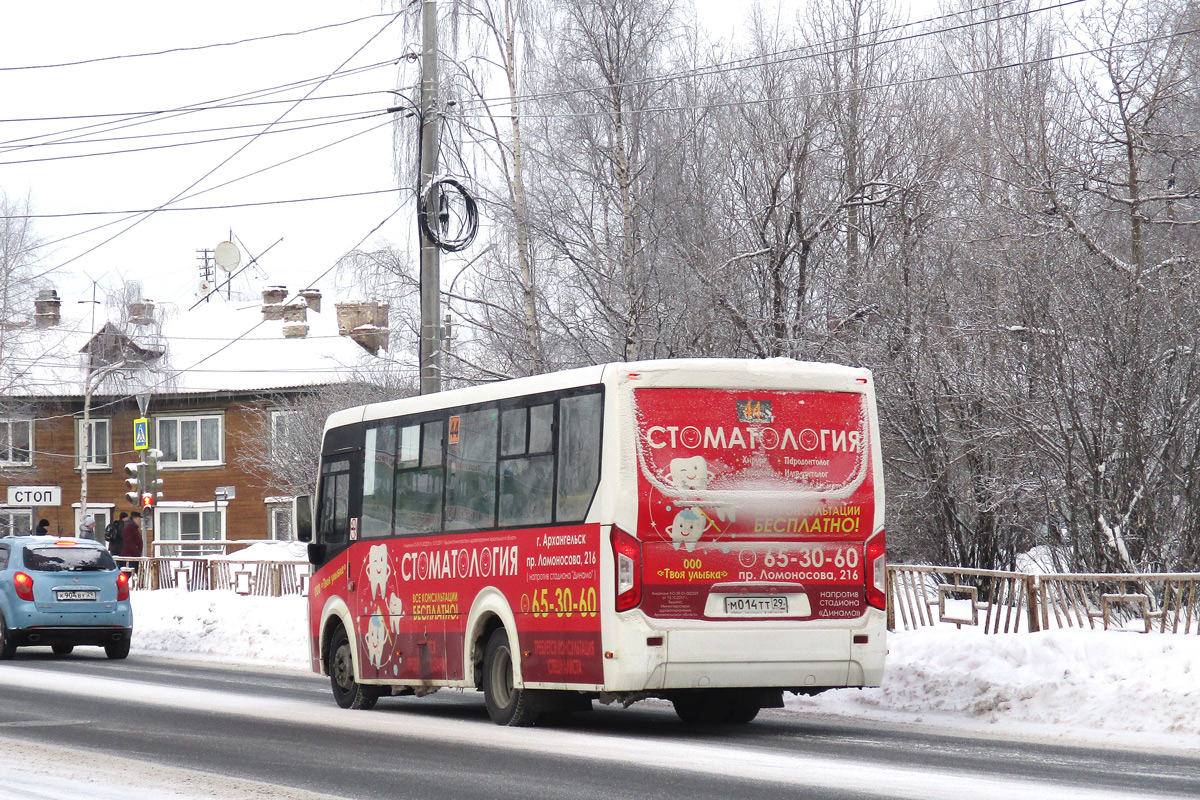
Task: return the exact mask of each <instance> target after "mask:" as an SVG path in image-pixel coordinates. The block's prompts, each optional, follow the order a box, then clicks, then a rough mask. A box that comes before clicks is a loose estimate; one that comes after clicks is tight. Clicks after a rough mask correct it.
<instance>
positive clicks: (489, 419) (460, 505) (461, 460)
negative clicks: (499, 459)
mask: <svg viewBox="0 0 1200 800" xmlns="http://www.w3.org/2000/svg"><path fill="white" fill-rule="evenodd" d="M499 417H500V415H499V413H498V412H497V411H496V409H494V408H484V409H480V410H479V411H468V412H466V413H464V414H462V415H460V420H459V432H458V441H457V443H451V444H450V446H449V447H448V448H447V449H446V530H448V531H462V530H474V529H478V528H490V527H492V526H494V525H495V524H496V441H497V440H496V437H497V435H498V434H499V430H498V428H499V424H498V423H499Z"/></svg>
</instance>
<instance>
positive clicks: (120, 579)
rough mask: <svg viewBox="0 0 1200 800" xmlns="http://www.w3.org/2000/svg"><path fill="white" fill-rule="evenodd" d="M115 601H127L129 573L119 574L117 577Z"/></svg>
mask: <svg viewBox="0 0 1200 800" xmlns="http://www.w3.org/2000/svg"><path fill="white" fill-rule="evenodd" d="M117 599H118V600H128V599H129V573H128V572H121V573H119V574H118V575H117Z"/></svg>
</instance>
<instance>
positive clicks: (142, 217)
mask: <svg viewBox="0 0 1200 800" xmlns="http://www.w3.org/2000/svg"><path fill="white" fill-rule="evenodd" d="M402 13H403V12H398V13H396V14H393V15H392V16H391V17H390V18H389V19H388V21H387V22H386V23H384V25H383V27H381V28H380V29H379V30H378V31H376V32H375V33H374V34H373V35H372V36H371V38H369V39H367V41H366V42H364V43H363V44H362V45H361V46H360V47H359V48H358V49H356V50H355V51H354V52H353V53H351V54H350V55H349V56H348V57H347V58H346V59H345V60H344V61H342V63H341V64H340V65H338V66H337V67H336V68H335V69H334V70H333V72H331V73H330V74H329V75H327V76H326V77H325V78H324V79H322V80H321V81H318V82H317V83H316V84H315V85H314V86H313V87H312V88H311V89H309V91H308V94H306V95H305V96H304V97H302V98H300V99H299V100H297V101H296V102H295V103H294V104H292V105H291V106H289V107H288V108H286V109H285V110H284V111H283V113H282V114H280V115H279V116H278V117H277V118H276V119H275V122H272V123H270V124H269V125H267V126H266V127H265V128H263V130H262V132H261V133H266V132H267V131H269V130H270V129H271V128H272V127H273V126H274V125H275V124H276V123H278V122H279V121H281V120H282V119H283V118H284V117H285V116H287V115H288V113H289V112H291V111H292V110H293V109H294V108H295V107H296V106H297V105H299V104H300V103H301V102H302V101H303V100H305V99H306V98H307V97H308V96H309V95H311V94H312V93H313V92H315V91H317V89H320V88H321V86H323V85H324V84H325V82H326V81H327V80H329V78H330V77H332V76H333V75H336V74H337V73H338V72H340V71H341V70H342V68H343V67H345V66H346V65H347V64H348V63H349V62H350V61H351V59H353V58H354V57H355V56H357V55H358V54H359V53H361V52H362V51H363V50H365V49H366V47H367V45H369V44H371V42H373V41H375V39H377V38H378V37H379V36H380V35H382V34H383V32H384V31H385V30H387V29H388V27H389V26H391V25H392V23H394V22H395V21H396V20H397V19H399V18H400V14H402ZM260 135H261V134H260ZM257 140H258V137H257V136H255V137H254V138H252V139H250V140H249V141H247V142H246V143H244V144H243V145H242V146H241V147H239V148H238V149H237V150H235V151H234V152H233V153H231V154H230V155H229V156H227V157H226V158H225V159H223V160H222V161H221V162H220V163H219V164H217V165H216V166H215V167H213V168H212V169H210V170H208V172H206V173H204V174H203V175H201V176H200V177H199V178H197V179H196V180H194V181H192V183H191V184H189V185H188V186H187V187H185V188H184V189H183V190H181V191H180V192H179V193H178V194H176V195H175V196H174V197H172V198H171V199H170V200H168V201H166V202H165V203H162V204H161V205H159V206H157V207H156V208H155V209H154V210H153V211H149V212H147V213H145V214H142V215H139V216H138V218H137V219H136V220H134V221H133V222H132V223H131V224H130V225H129V226H127V227H125V228H122V229H121V230H119V231H117V232H116V233H115V234H113V235H112V236H110V237H109V238H107V239H105V240H104V241H102V242H100V243H99V244H96V245H93V246H92V247H90V248H88V249H87V250H84V251H83V252H82V253H79V254H78V255H75V256H72V257H71V258H69V259H67V260H66V261H64V262H62V263H60V264H58V265H57V266H54V267H51V268H50V269H48V270H44V271H43V272H41V273H40V274H38V275H36V276H34V279H37V278H41V277H44V276H46V275H48V274H50V273H52V272H55V271H57V270H59V269H62V268H63V267H65V266H66V265H68V264H70V263H72V262H74V261H78V260H79V259H81V258H83V257H84V256H86V255H88V254H89V253H93V252H95V251H96V250H98V249H100V248H101V247H103V246H105V245H106V244H108V243H109V242H111V241H113V240H114V239H116V238H117V237H119V236H122V235H123V234H125V233H127V232H129V231H130V230H132V229H133V228H135V227H136V226H137V225H139V224H140V223H142V222H144V221H145V220H147V219H149V218H150V217H151V216H153V214H154V213H155V212H156V211H158V210H160V209H163V208H166V207H167V206H169V205H171V204H173V203H175V202H177V201H178V200H179V199H180V198H182V197H183V196H184V195H185V194H187V193H188V192H190V191H191V190H192V189H194V188H196V186H198V185H199V184H200V183H201V182H203V181H205V180H207V179H208V178H209V176H211V175H212V174H213V173H215V172H216V171H217V170H219V169H220V168H221V167H223V166H225V165H226V164H228V163H229V162H230V161H232V160H233V159H234V158H236V157H237V156H238V154H240V153H241V152H242V151H244V150H245V149H246V148H247V147H249V146H250V145H251V144H253V143H254V142H256V141H257Z"/></svg>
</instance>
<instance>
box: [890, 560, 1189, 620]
mask: <svg viewBox="0 0 1200 800" xmlns="http://www.w3.org/2000/svg"><path fill="white" fill-rule="evenodd" d="M887 572H888V580H887V593H888V612H887V613H888V629H889V630H896V629H897V625H899V626H901V627H902V628H903V629H904V630H915V629H917V628H921V627H927V626H931V625H937V624H951V625H955V626H956V627H957V628H961V627H963V626H964V625H967V626H971V627H975V628H978V629H979V630H982V631H983V632H984V633H1016V632H1020V631H1039V630H1049V629H1053V628H1086V629H1089V630H1111V629H1120V630H1135V629H1136V630H1141V631H1143V632H1146V633H1149V632H1151V631H1156V632H1159V633H1183V634H1190V633H1197V634H1200V597H1198V595H1200V591H1198V585H1200V573H1197V572H1175V573H1146V574H1133V573H1127V574H1106V573H1086V574H1084V573H1053V574H1044V575H1039V574H1032V573H1022V572H1004V571H999V570H984V569H966V568H959V567H934V566H915V565H890V566H889V567H888V568H887Z"/></svg>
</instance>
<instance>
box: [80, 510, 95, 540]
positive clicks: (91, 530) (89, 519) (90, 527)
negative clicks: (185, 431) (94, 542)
mask: <svg viewBox="0 0 1200 800" xmlns="http://www.w3.org/2000/svg"><path fill="white" fill-rule="evenodd" d="M79 538H80V539H95V538H96V518H95V517H93V516H92V515H91V514H88V515H87V516H86V517H84V518H83V524H82V525H80V526H79Z"/></svg>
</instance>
